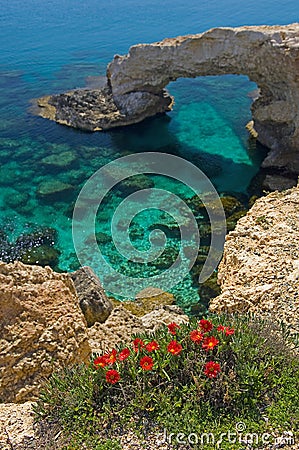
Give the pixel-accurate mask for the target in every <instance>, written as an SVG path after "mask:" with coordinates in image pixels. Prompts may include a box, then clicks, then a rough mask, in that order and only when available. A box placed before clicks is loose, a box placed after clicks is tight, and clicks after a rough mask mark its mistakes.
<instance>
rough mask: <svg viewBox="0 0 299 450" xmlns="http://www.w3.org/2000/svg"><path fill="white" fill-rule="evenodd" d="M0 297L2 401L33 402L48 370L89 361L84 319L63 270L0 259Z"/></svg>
mask: <svg viewBox="0 0 299 450" xmlns="http://www.w3.org/2000/svg"><path fill="white" fill-rule="evenodd" d="M0 299H1V303H0V380H1V382H0V399H1V401H2V402H3V401H5V402H23V401H26V400H32V399H34V398H35V397H36V395H37V393H38V391H39V389H40V386H41V385H42V382H43V381H44V379H45V378H46V377H48V376H49V375H50V374H51V373H52V371H53V370H57V369H58V368H60V367H63V366H68V365H72V364H73V363H76V362H82V361H84V362H88V360H89V355H90V347H89V343H88V338H87V334H86V322H85V319H84V316H83V314H82V312H81V310H80V307H79V303H78V299H77V296H76V293H75V289H74V285H73V283H72V280H71V279H70V277H69V276H68V275H67V274H58V273H55V272H53V271H52V270H51V269H50V268H49V267H46V268H42V267H39V266H26V265H24V264H22V263H20V262H17V263H14V264H4V263H2V262H0Z"/></svg>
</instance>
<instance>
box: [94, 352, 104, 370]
mask: <svg viewBox="0 0 299 450" xmlns="http://www.w3.org/2000/svg"><path fill="white" fill-rule="evenodd" d="M93 364H94V366H95V368H96V369H98V368H99V367H106V366H107V357H106V356H105V355H103V356H98V357H97V358H95V359H94V361H93Z"/></svg>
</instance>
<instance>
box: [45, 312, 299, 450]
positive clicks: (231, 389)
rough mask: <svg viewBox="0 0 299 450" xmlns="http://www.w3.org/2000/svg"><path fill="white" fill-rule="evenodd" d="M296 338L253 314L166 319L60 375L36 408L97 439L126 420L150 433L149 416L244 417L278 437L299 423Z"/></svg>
mask: <svg viewBox="0 0 299 450" xmlns="http://www.w3.org/2000/svg"><path fill="white" fill-rule="evenodd" d="M292 346H293V347H294V345H293V344H292V343H291V341H290V340H289V337H288V333H287V331H286V330H282V329H281V328H280V327H279V326H278V325H275V324H273V323H270V322H266V321H262V320H261V319H257V318H254V317H250V316H240V317H238V316H231V317H225V316H211V317H210V318H209V319H202V320H200V321H199V322H197V321H196V320H195V319H192V320H191V321H190V324H188V325H186V324H184V325H180V326H178V325H177V324H169V325H168V326H167V327H166V326H165V327H164V328H162V329H160V330H158V331H157V332H155V333H152V334H144V335H138V336H134V337H133V339H132V343H131V345H129V346H127V347H125V348H123V347H121V346H119V347H118V348H114V349H111V351H109V352H106V353H105V354H103V355H95V357H93V359H92V361H91V364H90V366H89V367H86V366H76V367H74V368H73V369H68V370H65V371H63V372H62V373H60V374H55V375H53V376H52V378H51V379H50V381H49V383H48V385H47V388H46V390H45V391H44V392H43V393H42V395H41V398H40V400H39V402H38V406H37V408H36V413H37V414H38V416H39V418H44V419H45V418H46V419H47V420H56V421H59V423H60V424H61V426H62V427H63V428H64V429H65V430H67V429H70V428H72V429H73V430H75V429H76V428H77V429H81V430H82V427H83V428H84V429H85V430H86V432H88V433H90V435H92V436H93V439H94V444H93V445H94V446H93V447H92V446H91V447H90V448H96V445H98V444H96V442H97V443H101V442H102V444H101V445H104V444H103V442H104V441H105V439H106V438H112V437H113V435H114V433H115V434H116V435H117V429H119V427H123V428H125V429H128V428H133V429H134V431H135V432H137V431H138V430H139V431H144V432H145V431H146V430H145V427H144V424H145V423H147V424H148V423H150V424H155V425H158V426H159V428H160V430H163V429H166V430H167V431H168V432H169V433H174V435H175V434H177V433H183V434H185V435H188V434H189V433H214V434H216V435H220V434H221V432H227V431H228V430H233V429H234V426H235V424H236V423H237V422H241V423H243V425H244V427H246V429H247V430H248V432H249V433H253V432H258V433H265V432H269V433H270V434H271V436H272V434H273V433H272V430H273V429H275V430H276V433H277V432H283V431H293V430H297V429H298V428H299V404H298V395H297V392H298V389H299V380H298V370H299V360H298V356H297V354H296V352H295V349H294V348H293V349H292ZM95 429H96V430H98V431H97V432H95V431H94V430H95ZM103 429H105V433H103ZM99 430H101V431H99ZM239 431H240V430H238V432H239ZM238 436H240V433H239V434H238ZM274 437H275V436H272V437H271V439H274ZM103 440H104V441H103ZM189 444H190V443H188V445H189ZM190 445H191V444H190ZM230 445H231V444H230V443H229V442H226V443H222V444H221V448H223V449H225V448H233V447H230ZM193 447H194V448H197V444H196V443H195V444H194V445H193ZM193 447H192V448H193ZM78 448H79V447H78ZM185 448H188V447H186V446H185ZM190 448H191V447H190ZM205 448H213V446H211V447H209V446H207V445H206V446H205Z"/></svg>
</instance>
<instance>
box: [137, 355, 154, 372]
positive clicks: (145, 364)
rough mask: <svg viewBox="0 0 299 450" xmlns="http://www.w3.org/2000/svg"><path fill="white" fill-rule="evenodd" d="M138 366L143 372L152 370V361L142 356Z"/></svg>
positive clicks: (148, 357)
mask: <svg viewBox="0 0 299 450" xmlns="http://www.w3.org/2000/svg"><path fill="white" fill-rule="evenodd" d="M139 364H140V366H141V367H142V369H143V370H152V368H153V365H154V361H153V358H151V357H150V356H144V357H143V358H141V360H140V363H139Z"/></svg>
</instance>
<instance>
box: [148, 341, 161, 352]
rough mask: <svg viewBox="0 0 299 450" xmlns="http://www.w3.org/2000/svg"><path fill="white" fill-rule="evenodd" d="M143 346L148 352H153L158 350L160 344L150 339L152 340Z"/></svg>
mask: <svg viewBox="0 0 299 450" xmlns="http://www.w3.org/2000/svg"><path fill="white" fill-rule="evenodd" d="M145 348H146V350H147V351H148V352H154V351H155V350H158V349H159V348H160V346H159V344H158V342H156V341H152V342H149V343H148V344H147V345H146V346H145Z"/></svg>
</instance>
